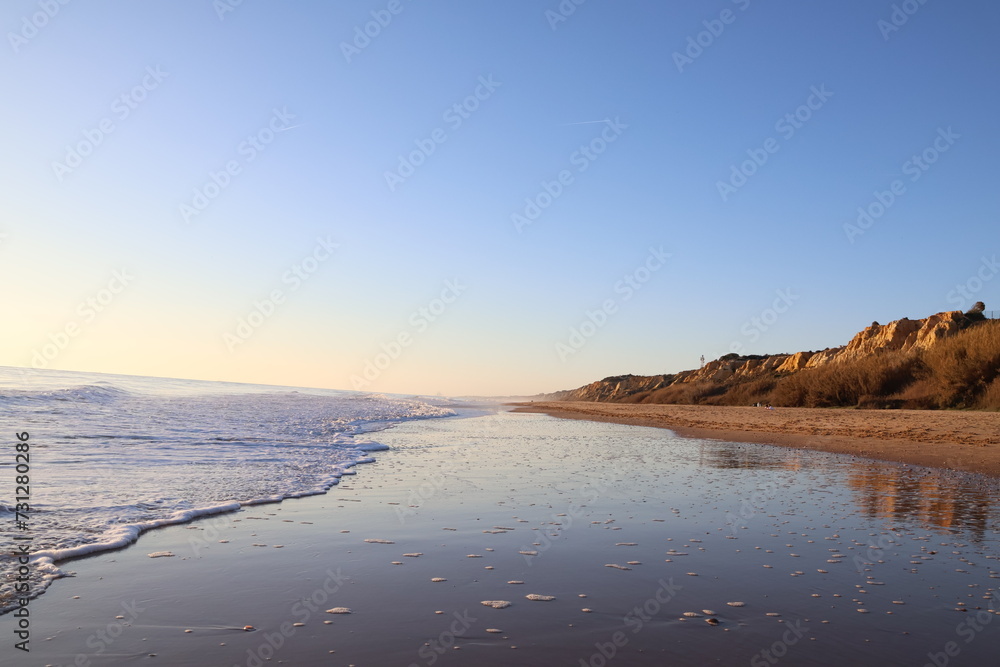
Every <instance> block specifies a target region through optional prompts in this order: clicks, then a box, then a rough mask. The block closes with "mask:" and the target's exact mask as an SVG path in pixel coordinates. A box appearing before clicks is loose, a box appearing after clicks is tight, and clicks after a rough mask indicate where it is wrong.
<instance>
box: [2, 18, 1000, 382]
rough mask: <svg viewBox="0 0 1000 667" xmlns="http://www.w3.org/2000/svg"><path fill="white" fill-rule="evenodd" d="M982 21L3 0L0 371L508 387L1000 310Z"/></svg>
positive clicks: (993, 130)
mask: <svg viewBox="0 0 1000 667" xmlns="http://www.w3.org/2000/svg"><path fill="white" fill-rule="evenodd" d="M998 21H1000V5H998V4H997V3H992V2H987V1H986V0H953V1H951V2H935V1H924V2H920V1H918V0H907V1H905V2H895V3H894V2H889V1H885V2H882V1H878V0H836V1H833V0H821V1H817V2H808V3H804V2H793V1H791V0H786V1H772V2H763V1H762V0H711V1H706V0H698V1H697V2H695V1H694V0H682V1H677V2H669V3H668V2H658V1H653V0H619V1H616V2H611V1H610V0H563V1H562V2H559V1H558V0H538V1H535V0H532V1H512V2H484V1H480V0H464V1H461V2H460V1H458V0H452V1H450V2H444V1H442V0H374V1H371V0H363V1H356V2H354V1H352V2H321V1H318V0H300V1H287V2H280V3H279V2H265V1H263V0H242V1H239V0H147V1H145V2H126V1H124V0H104V1H95V2H86V3H85V2H82V1H80V0H77V1H75V2H74V1H71V0H6V1H5V2H4V3H2V6H0V32H2V33H3V34H4V40H3V42H4V43H3V44H2V45H0V92H2V95H3V100H4V101H3V104H0V283H2V291H3V304H4V318H3V328H2V341H3V344H2V345H0V365H7V366H20V367H35V368H53V369H63V370H81V371H97V372H107V373H121V374H134V375H151V376H164V377H181V378H193V379H205V380H228V381H237V382H253V383H264V384H277V385H294V386H307V387H325V388H334V389H358V390H364V391H376V392H388V393H426V394H436V393H441V394H444V395H455V396H457V395H514V394H519V395H524V394H534V393H538V392H549V391H555V390H559V389H570V388H575V387H578V386H581V385H583V384H586V383H589V382H592V381H594V380H598V379H600V378H603V377H605V376H609V375H618V374H624V373H636V374H656V373H669V372H677V371H681V370H684V369H689V368H694V367H697V366H698V365H699V363H700V358H701V356H702V355H704V357H705V358H706V359H707V360H712V359H716V358H718V357H720V356H722V355H723V354H726V353H729V352H734V351H735V352H738V353H741V354H766V353H780V352H794V351H798V350H810V349H823V348H825V347H832V346H837V345H842V344H844V343H846V342H847V341H848V340H850V338H851V337H852V336H853V335H854V334H855V333H856V332H857V331H859V330H860V329H862V328H864V327H866V326H868V325H869V324H871V322H872V321H873V320H878V321H880V322H883V323H884V322H887V321H890V320H894V319H899V318H902V317H911V318H919V317H925V316H927V315H930V314H932V313H935V312H939V311H942V310H956V309H967V308H969V307H971V306H972V305H973V303H974V302H975V301H980V300H982V301H984V302H985V303H986V306H987V308H990V307H991V306H992V307H993V308H1000V298H998V295H997V292H998V289H997V288H998V286H1000V279H994V278H995V276H996V274H997V273H998V272H1000V267H998V266H997V264H996V253H997V252H998V251H1000V248H998V246H1000V242H998V234H997V224H996V223H997V212H998V203H1000V188H997V187H996V175H997V156H998V155H1000V132H998V130H997V108H998V106H1000V105H998V102H1000V99H998V98H1000V95H998V92H997V86H996V76H997V71H998V65H1000V42H998V41H997V39H996V34H997V27H998ZM991 281H992V282H991Z"/></svg>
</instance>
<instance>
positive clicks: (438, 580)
mask: <svg viewBox="0 0 1000 667" xmlns="http://www.w3.org/2000/svg"><path fill="white" fill-rule="evenodd" d="M431 581H433V582H434V583H438V582H440V581H448V580H447V579H445V578H444V577H434V578H433V579H431Z"/></svg>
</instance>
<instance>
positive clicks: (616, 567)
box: [604, 563, 632, 570]
mask: <svg viewBox="0 0 1000 667" xmlns="http://www.w3.org/2000/svg"><path fill="white" fill-rule="evenodd" d="M604 567H612V568H614V569H616V570H631V569H632V568H630V567H625V566H624V565H618V564H616V563H605V565H604Z"/></svg>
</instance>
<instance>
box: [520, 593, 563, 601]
mask: <svg viewBox="0 0 1000 667" xmlns="http://www.w3.org/2000/svg"><path fill="white" fill-rule="evenodd" d="M524 597H526V598H527V599H529V600H535V601H537V602H549V601H550V600H555V599H556V596H555V595H538V594H537V593H529V594H528V595H525V596H524Z"/></svg>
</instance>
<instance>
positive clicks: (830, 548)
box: [0, 413, 1000, 667]
mask: <svg viewBox="0 0 1000 667" xmlns="http://www.w3.org/2000/svg"><path fill="white" fill-rule="evenodd" d="M379 440H380V441H382V442H385V443H386V444H388V445H390V446H391V447H392V449H391V450H390V451H385V452H380V453H378V462H377V463H372V464H369V465H365V466H361V467H359V469H358V470H357V475H356V476H353V477H347V478H345V479H344V480H343V482H342V483H341V485H340V486H337V487H334V488H333V489H331V490H330V492H329V493H328V494H326V495H320V496H311V497H306V498H301V499H294V500H286V501H284V502H282V503H279V504H268V505H258V506H247V507H244V508H243V509H242V510H240V511H238V512H235V513H230V514H225V515H219V516H216V517H207V518H204V519H201V520H198V521H195V522H192V523H190V524H187V525H178V526H171V527H167V528H163V529H160V530H155V531H151V532H149V533H147V534H145V535H143V536H142V537H141V538H140V540H139V542H138V543H137V544H135V545H133V546H130V547H128V548H126V549H122V550H119V551H115V552H105V553H101V554H97V555H94V556H91V557H89V558H84V559H79V560H76V561H71V562H68V563H65V564H64V569H66V570H71V571H73V572H75V576H73V577H71V578H68V579H63V580H58V581H55V582H54V583H53V585H52V586H51V588H50V589H49V590H48V591H47V592H46V593H45V594H44V595H43V596H41V597H40V598H38V599H36V600H34V601H32V603H31V605H30V611H31V627H30V631H31V653H30V656H29V655H20V654H17V653H15V651H14V649H13V646H12V641H8V644H7V645H6V646H4V647H3V650H2V654H0V655H2V656H3V658H4V659H5V660H12V662H11V664H25V665H27V664H32V665H82V666H84V667H92V666H98V665H120V664H149V665H177V666H183V665H191V666H200V665H226V666H228V665H233V666H234V667H235V666H237V665H240V666H244V667H262V666H263V665H268V664H288V665H320V664H323V665H357V666H358V667H361V666H368V665H376V666H381V665H403V666H406V667H412V666H414V665H416V666H418V667H422V666H427V667H430V666H431V665H472V664H474V665H477V666H478V667H485V666H493V665H496V666H501V665H539V666H542V665H545V666H548V665H568V666H569V665H571V666H573V667H578V666H580V665H583V666H585V667H586V666H590V667H602V666H605V665H613V664H622V665H650V666H653V665H656V666H659V665H663V664H676V665H705V664H720V665H736V664H774V662H773V661H771V659H772V658H775V656H779V655H780V656H786V655H787V656H788V657H787V658H786V660H787V662H784V663H783V664H801V665H805V664H809V665H830V666H831V667H832V666H834V665H836V666H838V667H839V666H840V665H844V664H857V665H884V664H923V663H924V662H926V661H927V660H928V657H927V656H928V655H945V654H944V653H943V651H945V650H947V648H946V647H948V646H949V642H958V643H956V646H957V647H958V648H959V649H960V655H957V656H950V661H949V663H948V664H949V665H952V666H955V665H970V666H973V665H981V664H987V663H988V661H989V660H991V659H992V657H993V653H994V648H993V647H994V646H995V641H996V637H997V631H1000V624H997V623H992V624H990V621H991V620H993V619H994V618H995V615H996V613H995V609H996V604H995V602H994V595H995V590H994V587H995V586H996V585H997V581H998V580H1000V572H998V569H1000V563H997V562H996V560H995V559H996V554H997V534H998V533H997V517H996V505H995V500H994V499H995V498H996V497H997V494H996V490H997V489H996V484H993V483H992V480H988V479H986V478H982V477H978V476H975V475H966V474H961V473H952V472H947V471H935V470H929V469H923V468H911V467H908V466H902V465H898V464H888V463H886V464H880V463H873V462H870V461H865V462H858V461H857V460H855V459H852V458H851V457H844V456H839V455H835V454H826V453H822V452H812V451H799V450H796V451H794V452H789V451H788V450H785V449H778V448H774V447H768V446H763V445H755V444H738V443H726V442H720V441H716V440H699V439H687V438H681V437H679V436H677V435H675V434H673V433H670V432H669V431H667V430H665V429H654V428H640V427H631V426H622V425H618V424H610V423H599V422H593V421H581V420H576V421H571V420H563V419H554V418H551V417H549V416H546V415H541V414H512V413H499V414H495V415H487V416H482V417H474V418H468V419H444V420H429V421H422V422H412V423H407V424H403V425H400V426H398V427H396V428H393V429H391V430H389V431H385V432H382V433H380V434H379ZM991 484H992V485H991ZM151 556H155V557H151ZM484 603H490V604H484ZM504 603H509V606H506V605H505V604H504ZM344 609H346V610H349V611H350V613H332V611H336V610H341V611H343V610H344ZM859 612H860V613H859ZM15 622H16V619H15V618H13V617H12V616H11V615H7V616H4V617H0V631H2V632H3V633H4V636H7V637H12V636H13V635H12V634H11V629H12V627H13V624H14V623H15ZM970 623H972V624H973V625H969V624H970ZM246 626H250V627H251V629H244V628H245V627H246ZM946 657H947V656H946ZM754 661H756V662H754Z"/></svg>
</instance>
